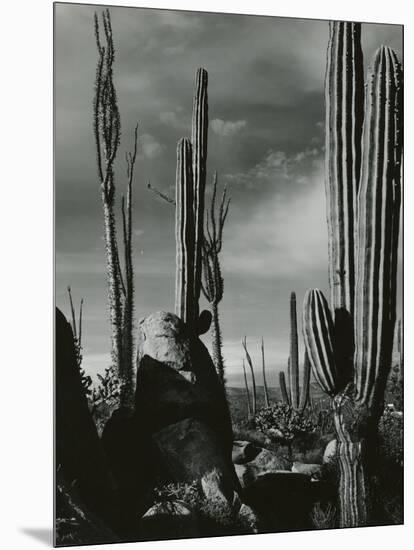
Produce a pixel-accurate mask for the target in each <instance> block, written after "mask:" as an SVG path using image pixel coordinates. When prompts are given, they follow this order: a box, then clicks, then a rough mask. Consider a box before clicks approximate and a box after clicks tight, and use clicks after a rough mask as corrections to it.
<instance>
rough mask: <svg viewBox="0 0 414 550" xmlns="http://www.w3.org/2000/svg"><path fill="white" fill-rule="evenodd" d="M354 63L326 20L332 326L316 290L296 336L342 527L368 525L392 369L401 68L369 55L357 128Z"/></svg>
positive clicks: (393, 60)
mask: <svg viewBox="0 0 414 550" xmlns="http://www.w3.org/2000/svg"><path fill="white" fill-rule="evenodd" d="M361 66H362V52H361V46H360V27H359V25H357V24H354V23H336V22H335V23H332V24H331V27H330V39H329V47H328V62H327V76H326V98H327V117H326V134H327V147H326V190H327V203H328V227H329V251H330V254H329V260H330V269H329V272H330V285H331V295H332V308H333V311H334V312H335V319H334V320H333V318H332V314H331V312H330V310H329V307H328V304H327V302H326V300H325V298H324V297H323V295H322V293H321V292H320V291H319V290H311V291H308V292H307V294H306V296H305V301H304V311H303V330H304V337H305V344H306V349H307V351H308V354H309V359H310V362H311V365H312V369H313V372H314V375H315V378H316V379H317V381H318V382H319V384H320V385H321V387H322V389H323V390H324V391H325V392H326V393H327V394H328V395H330V396H332V397H333V401H332V403H333V410H334V419H335V427H336V432H337V438H338V457H339V464H340V472H341V476H340V487H339V495H340V505H341V506H340V508H341V510H340V511H341V525H342V526H344V527H345V526H346V527H352V526H360V525H367V524H369V523H370V517H371V512H372V506H373V504H374V500H375V499H373V498H372V486H371V484H370V475H371V473H372V469H373V468H375V449H376V434H377V425H378V419H379V416H380V415H381V413H382V410H383V399H384V389H385V382H386V378H387V375H388V372H389V369H390V367H391V356H392V339H393V333H394V324H395V311H396V283H397V249H398V231H399V212H400V193H401V190H400V162H401V87H402V85H401V67H400V64H399V62H398V60H397V57H396V54H395V53H394V52H393V51H392V50H390V49H389V48H387V47H384V46H381V48H379V50H378V51H377V52H376V54H375V57H374V61H373V64H372V66H371V67H370V69H369V74H368V82H367V87H366V94H365V116H364V121H363V124H362V116H361V113H360V112H359V108H358V104H356V103H357V102H360V101H361V100H358V99H357V97H358V94H360V90H361V89H362V86H363V83H362V75H361ZM345 91H347V92H349V93H348V101H347V100H346V94H345V95H344V92H345ZM340 120H342V121H345V122H346V124H345V125H344V124H342V123H341V124H339V123H338V121H340ZM356 126H358V128H356ZM358 135H361V136H362V141H361V156H360V157H359V153H358V150H359V148H360V145H359V144H358V143H357V142H356V140H357V137H358ZM332 143H335V144H336V145H335V148H333V147H332V146H331V145H332ZM339 149H341V150H340V151H339ZM338 159H339V160H338ZM358 159H359V160H358ZM335 170H336V171H335ZM345 173H346V174H347V179H346V180H345V179H344V177H343V174H345ZM338 174H342V176H341V177H340V178H339V179H338V177H337V176H338ZM344 181H346V182H347V183H346V185H345V184H344ZM356 190H357V191H356ZM345 196H346V200H344V197H345ZM352 225H354V227H355V230H352V232H351V230H350V229H349V228H350V227H351V226H352ZM335 228H336V230H335ZM351 241H353V245H352V246H351V244H350V243H351ZM336 275H340V277H337V276H336ZM346 316H348V317H349V319H350V320H351V323H350V326H351V327H352V325H353V343H354V345H353V360H352V363H353V365H352V366H353V368H352V369H351V370H348V369H347V362H348V358H347V357H345V360H344V357H343V356H342V357H341V354H342V355H344V354H345V355H350V356H351V357H352V350H351V353H349V352H348V351H347V350H346V346H344V345H343V343H341V342H339V343H338V340H339V339H345V340H347V338H348V335H347V334H342V333H341V331H340V330H339V328H338V325H341V326H343V320H344V318H345V317H346Z"/></svg>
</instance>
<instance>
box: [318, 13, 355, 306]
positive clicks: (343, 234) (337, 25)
mask: <svg viewBox="0 0 414 550" xmlns="http://www.w3.org/2000/svg"><path fill="white" fill-rule="evenodd" d="M360 34H361V25H360V24H358V23H345V22H339V21H333V22H331V23H330V36H329V43H328V54H327V69H326V77H325V105H326V131H325V135H326V143H325V166H326V169H325V174H326V176H325V188H326V197H327V201H326V204H327V221H328V234H329V280H330V289H331V305H332V308H333V310H335V309H340V308H345V309H346V310H347V311H349V312H351V313H352V311H353V301H354V220H355V219H356V218H355V204H356V194H357V189H358V183H359V177H360V160H361V131H362V124H363V117H364V113H363V97H364V76H363V56H362V49H361V45H360Z"/></svg>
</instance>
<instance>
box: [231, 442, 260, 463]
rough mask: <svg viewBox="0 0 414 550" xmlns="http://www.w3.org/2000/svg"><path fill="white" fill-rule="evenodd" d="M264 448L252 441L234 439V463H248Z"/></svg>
mask: <svg viewBox="0 0 414 550" xmlns="http://www.w3.org/2000/svg"><path fill="white" fill-rule="evenodd" d="M261 450H262V449H261V448H260V447H257V446H256V445H254V444H253V443H250V441H233V452H232V461H233V464H246V462H250V460H253V459H254V458H256V456H257V455H258V454H259V453H260V451H261Z"/></svg>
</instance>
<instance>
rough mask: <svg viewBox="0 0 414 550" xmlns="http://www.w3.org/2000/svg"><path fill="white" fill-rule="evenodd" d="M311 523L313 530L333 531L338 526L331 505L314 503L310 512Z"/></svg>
mask: <svg viewBox="0 0 414 550" xmlns="http://www.w3.org/2000/svg"><path fill="white" fill-rule="evenodd" d="M311 521H312V525H313V527H314V528H315V529H335V527H337V526H338V513H337V510H336V506H334V505H333V504H332V503H328V504H326V505H323V504H321V503H320V502H316V503H315V504H314V506H313V508H312V511H311Z"/></svg>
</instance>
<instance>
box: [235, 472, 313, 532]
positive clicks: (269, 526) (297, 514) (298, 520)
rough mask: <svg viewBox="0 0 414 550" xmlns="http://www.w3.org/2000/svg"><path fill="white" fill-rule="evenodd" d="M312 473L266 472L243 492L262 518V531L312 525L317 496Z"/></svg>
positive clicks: (244, 497) (293, 528)
mask: <svg viewBox="0 0 414 550" xmlns="http://www.w3.org/2000/svg"><path fill="white" fill-rule="evenodd" d="M313 485H315V484H314V483H312V482H311V481H310V479H309V477H308V476H306V475H304V474H296V473H292V472H278V473H270V474H262V475H260V476H259V477H258V478H257V479H256V480H255V481H253V482H252V483H251V484H250V485H248V486H247V487H246V488H245V489H244V491H243V495H242V500H243V501H244V502H245V503H246V504H247V505H249V506H250V507H251V508H252V509H253V511H254V512H255V513H256V514H257V515H258V517H259V518H260V520H261V524H262V525H261V531H262V530H265V531H269V532H270V531H289V530H297V529H307V528H310V527H311V524H310V512H311V508H312V503H313V500H314V496H313V488H312V486H313Z"/></svg>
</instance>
